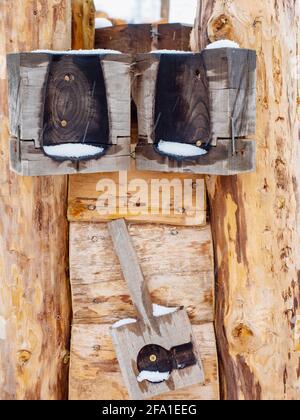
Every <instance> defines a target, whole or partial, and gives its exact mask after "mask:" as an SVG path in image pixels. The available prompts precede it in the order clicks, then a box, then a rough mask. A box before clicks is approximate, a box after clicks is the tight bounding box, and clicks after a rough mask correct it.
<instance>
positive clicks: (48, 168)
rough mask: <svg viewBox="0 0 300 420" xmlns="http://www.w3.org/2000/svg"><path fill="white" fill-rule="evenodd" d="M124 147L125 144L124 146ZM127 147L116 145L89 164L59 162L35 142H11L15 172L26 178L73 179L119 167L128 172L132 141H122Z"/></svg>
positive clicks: (11, 158) (11, 156) (11, 140)
mask: <svg viewBox="0 0 300 420" xmlns="http://www.w3.org/2000/svg"><path fill="white" fill-rule="evenodd" d="M120 143H121V142H120ZM122 143H123V145H121V144H119V145H118V146H117V145H112V146H110V147H109V148H108V152H107V154H105V155H104V156H102V157H101V158H100V159H96V160H95V159H94V160H91V161H87V162H80V163H77V162H71V161H63V162H60V161H55V160H53V159H51V158H49V157H48V156H46V155H44V154H43V153H41V149H40V148H36V147H35V145H34V143H33V142H30V141H21V142H20V141H18V140H17V139H15V138H13V137H11V138H10V162H11V169H12V170H13V171H15V172H16V173H17V174H19V175H23V176H49V175H64V174H68V175H72V174H78V173H91V172H92V173H95V172H98V171H103V172H108V171H111V172H114V171H115V170H116V167H117V168H119V169H120V170H126V169H127V168H128V167H129V166H130V139H122Z"/></svg>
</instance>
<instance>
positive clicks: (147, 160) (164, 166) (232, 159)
mask: <svg viewBox="0 0 300 420" xmlns="http://www.w3.org/2000/svg"><path fill="white" fill-rule="evenodd" d="M255 151H256V142H255V141H253V140H241V139H237V140H236V153H235V154H234V155H233V154H232V144H231V141H230V140H224V139H223V140H220V139H218V142H217V147H212V148H211V149H210V151H209V153H208V154H206V155H203V156H200V157H199V159H194V160H192V159H185V160H183V161H177V160H174V159H171V158H168V157H165V156H162V155H160V154H159V153H157V152H156V151H155V149H154V148H153V146H152V145H150V144H147V141H146V140H144V141H142V140H140V142H139V144H138V146H137V148H136V167H137V169H138V170H144V171H157V172H175V173H176V172H177V173H189V172H190V173H196V174H211V175H236V174H239V173H248V172H253V171H254V170H255V168H256V159H255Z"/></svg>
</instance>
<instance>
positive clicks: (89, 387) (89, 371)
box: [70, 223, 219, 400]
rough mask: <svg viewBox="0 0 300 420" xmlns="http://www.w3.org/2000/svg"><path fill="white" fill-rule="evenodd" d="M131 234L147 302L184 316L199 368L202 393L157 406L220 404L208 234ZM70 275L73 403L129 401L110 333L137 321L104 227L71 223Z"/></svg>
mask: <svg viewBox="0 0 300 420" xmlns="http://www.w3.org/2000/svg"><path fill="white" fill-rule="evenodd" d="M129 232H130V236H131V238H132V241H133V246H134V248H135V250H136V252H137V256H138V260H139V262H140V264H141V269H142V272H143V274H144V276H145V280H146V282H147V285H148V287H149V290H150V293H151V299H152V300H153V302H155V303H157V304H160V305H163V306H169V307H178V306H181V305H184V306H185V307H186V308H187V311H188V314H189V317H190V319H191V321H192V323H193V324H194V326H193V329H194V333H195V336H196V339H195V343H196V346H197V347H198V348H199V351H200V353H201V358H202V360H203V364H204V372H205V380H206V382H205V386H200V385H197V386H194V387H188V388H185V389H182V390H178V391H173V392H172V393H171V394H168V395H165V394H164V395H162V396H160V397H159V398H167V399H185V400H189V399H212V400H214V399H218V398H219V389H218V368H217V354H216V344H215V339H214V330H213V325H212V323H211V321H212V320H213V318H214V298H213V296H214V273H213V256H212V243H211V234H210V228H209V227H205V228H177V227H170V226H169V227H167V226H163V225H160V226H155V225H151V224H146V225H139V224H138V225H132V224H130V225H129ZM195 261H197V262H198V263H197V264H195ZM70 267H71V272H70V274H71V284H72V296H73V312H74V319H73V329H72V350H71V369H70V399H72V400H73V399H80V400H89V399H95V398H96V399H109V400H111V399H128V398H129V396H128V393H127V391H126V389H125V387H124V385H123V380H122V377H121V372H120V369H119V365H118V362H117V359H116V354H115V351H114V350H113V345H112V340H111V337H110V331H109V328H110V327H111V325H112V324H113V323H115V322H116V321H118V320H120V319H123V318H128V317H133V318H136V317H137V313H136V311H135V309H134V306H133V304H132V301H131V298H130V296H129V291H128V288H127V287H126V283H125V281H124V278H123V276H122V273H121V268H120V264H119V261H118V258H117V256H116V254H115V251H114V249H113V243H112V239H111V237H110V234H109V232H108V227H107V224H104V223H71V225H70ZM112 267H113V270H112ZM195 290H197V293H195Z"/></svg>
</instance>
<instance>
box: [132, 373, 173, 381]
mask: <svg viewBox="0 0 300 420" xmlns="http://www.w3.org/2000/svg"><path fill="white" fill-rule="evenodd" d="M169 377H170V372H163V373H161V372H150V371H147V370H143V371H142V372H141V373H140V374H139V376H138V377H137V380H138V382H143V381H149V382H152V383H159V382H164V381H167V380H168V379H169Z"/></svg>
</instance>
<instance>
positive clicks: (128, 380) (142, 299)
mask: <svg viewBox="0 0 300 420" xmlns="http://www.w3.org/2000/svg"><path fill="white" fill-rule="evenodd" d="M108 227H109V231H110V234H111V236H112V240H113V244H114V248H115V251H116V254H117V256H118V258H119V260H120V265H121V268H122V271H123V274H124V278H125V280H126V283H127V286H128V288H129V292H130V295H131V298H132V300H133V303H134V305H135V307H136V309H137V312H138V321H137V322H134V323H130V324H129V325H128V324H127V325H122V326H114V327H113V328H112V337H113V341H114V345H115V348H116V353H117V357H118V360H119V364H120V368H121V371H122V374H123V378H124V381H125V384H126V386H127V389H128V391H129V394H130V396H131V397H132V398H133V399H136V400H137V399H145V398H150V397H152V396H155V395H159V394H162V393H165V392H168V391H171V390H174V389H180V388H185V387H186V386H189V385H194V384H199V383H203V382H204V372H203V366H202V362H201V358H200V355H199V353H198V350H197V348H196V342H195V338H194V334H193V331H192V327H191V324H190V321H189V319H188V316H187V313H186V311H185V310H184V309H183V308H180V309H176V310H175V311H173V312H172V313H170V314H167V315H162V316H157V317H155V316H153V304H152V301H151V297H150V293H149V290H148V287H147V284H146V282H145V279H144V276H143V273H142V270H141V268H140V265H139V262H138V258H137V254H136V252H135V249H134V247H133V244H132V241H131V239H130V236H129V233H128V230H127V226H126V223H125V221H124V219H119V220H115V221H113V222H110V223H109V225H108Z"/></svg>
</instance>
